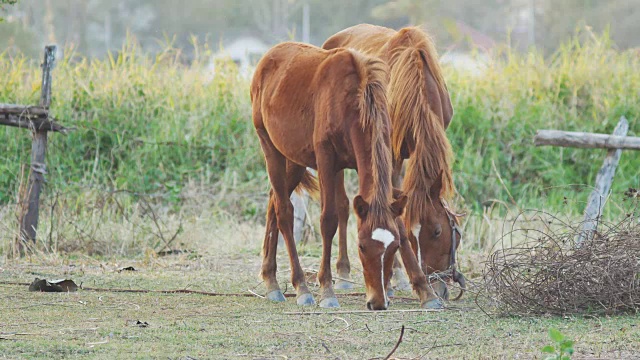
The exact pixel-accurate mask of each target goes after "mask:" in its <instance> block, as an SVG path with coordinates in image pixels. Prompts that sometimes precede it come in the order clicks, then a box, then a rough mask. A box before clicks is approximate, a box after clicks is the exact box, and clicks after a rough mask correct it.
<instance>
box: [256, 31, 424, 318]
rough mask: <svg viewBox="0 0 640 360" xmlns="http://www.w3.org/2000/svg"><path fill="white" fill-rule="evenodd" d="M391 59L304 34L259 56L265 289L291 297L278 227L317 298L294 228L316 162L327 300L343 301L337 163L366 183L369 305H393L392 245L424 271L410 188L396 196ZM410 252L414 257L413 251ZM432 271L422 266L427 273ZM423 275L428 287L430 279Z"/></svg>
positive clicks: (298, 282) (294, 269)
mask: <svg viewBox="0 0 640 360" xmlns="http://www.w3.org/2000/svg"><path fill="white" fill-rule="evenodd" d="M387 79H388V73H387V66H386V65H385V64H384V63H383V62H382V61H380V60H379V59H375V58H371V57H368V56H365V55H362V54H360V53H358V52H357V51H355V50H347V49H335V50H331V51H326V50H323V49H320V48H317V47H314V46H310V45H305V44H300V43H292V42H288V43H282V44H280V45H277V46H275V47H274V48H272V49H271V50H269V52H267V53H266V54H265V55H264V57H263V58H262V60H260V62H259V64H258V66H257V68H256V72H255V75H254V77H253V81H252V83H251V103H252V108H253V124H254V126H255V128H256V132H257V134H258V137H259V139H260V145H261V147H262V151H263V152H264V155H265V160H266V165H267V172H268V174H269V179H270V181H271V186H272V190H271V193H270V199H269V205H268V209H267V223H266V235H265V239H264V244H263V263H262V271H261V275H262V278H263V279H264V281H265V283H266V287H267V298H268V299H270V300H273V301H284V296H283V295H282V292H281V291H280V288H279V286H278V283H277V281H276V248H277V244H278V230H280V232H281V233H282V235H283V237H284V240H285V244H286V246H287V250H288V252H289V258H290V262H291V282H292V284H293V286H294V287H295V289H296V292H297V302H298V304H299V305H312V304H314V303H315V301H314V299H313V296H312V295H311V293H310V291H309V289H308V287H307V284H306V283H305V278H304V273H303V271H302V268H301V266H300V262H299V259H298V255H297V252H296V246H295V242H294V238H293V206H292V204H291V202H290V200H289V196H290V195H291V193H292V192H293V191H294V190H295V189H296V188H297V187H299V186H300V187H306V188H312V185H311V184H312V183H313V182H312V179H311V176H310V175H309V174H308V173H307V171H306V167H310V168H314V169H317V171H318V179H319V180H320V196H321V204H322V214H321V217H320V222H321V233H322V259H321V264H320V271H319V272H318V282H319V283H320V290H321V302H320V306H322V307H337V306H338V301H337V298H336V296H335V293H334V291H333V282H332V276H331V264H330V260H331V242H332V239H333V236H334V235H335V233H336V230H337V227H338V217H337V214H336V212H337V209H336V192H337V191H336V183H335V181H336V173H337V172H339V171H342V170H343V169H345V168H351V169H357V170H358V176H359V184H360V193H359V195H358V196H356V198H355V199H354V208H355V212H356V214H357V216H358V252H359V256H360V260H361V261H362V267H363V272H364V279H365V285H366V296H367V307H368V308H369V309H373V310H381V309H386V308H387V306H388V299H387V293H386V284H387V283H388V280H389V279H390V277H391V271H392V265H393V261H394V254H395V253H396V250H398V247H400V249H401V254H402V259H403V260H404V261H405V264H406V263H407V262H408V263H410V265H409V268H408V272H409V274H413V276H414V277H420V275H419V274H422V272H421V271H420V268H419V265H418V263H417V262H416V261H415V259H414V260H413V262H412V260H411V258H412V257H413V254H412V252H411V248H410V244H409V243H408V239H407V237H406V234H405V231H404V228H403V226H402V223H401V222H400V221H399V219H398V220H396V218H397V217H398V216H400V215H401V213H402V211H403V209H404V206H405V204H406V201H407V198H406V197H400V198H399V199H398V200H395V201H393V197H392V186H391V173H392V166H391V164H392V156H391V147H390V142H391V140H390V120H389V116H388V112H387V99H386V94H385V90H386V86H387ZM405 258H407V259H405ZM422 277H423V278H424V276H422ZM423 282H424V283H423V284H419V289H418V293H419V295H420V296H421V299H426V298H427V296H428V292H429V290H428V286H427V283H426V280H424V281H423Z"/></svg>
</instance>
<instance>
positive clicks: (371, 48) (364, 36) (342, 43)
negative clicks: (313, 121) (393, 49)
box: [322, 24, 396, 57]
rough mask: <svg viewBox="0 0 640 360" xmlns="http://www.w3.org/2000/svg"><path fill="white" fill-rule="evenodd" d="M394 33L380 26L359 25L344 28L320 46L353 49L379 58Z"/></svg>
mask: <svg viewBox="0 0 640 360" xmlns="http://www.w3.org/2000/svg"><path fill="white" fill-rule="evenodd" d="M395 33H396V31H395V30H393V29H389V28H386V27H382V26H377V25H371V24H360V25H355V26H352V27H350V28H346V29H344V30H342V31H340V32H339V33H337V34H335V35H333V36H331V37H330V38H329V39H327V41H325V42H324V44H323V45H322V48H323V49H327V50H328V49H336V48H341V47H343V48H354V49H356V50H358V51H361V52H363V53H366V54H369V55H373V56H378V57H380V56H381V55H382V54H383V52H384V49H385V48H386V46H385V44H386V43H387V42H388V41H389V39H390V38H391V37H392V36H393V35H395Z"/></svg>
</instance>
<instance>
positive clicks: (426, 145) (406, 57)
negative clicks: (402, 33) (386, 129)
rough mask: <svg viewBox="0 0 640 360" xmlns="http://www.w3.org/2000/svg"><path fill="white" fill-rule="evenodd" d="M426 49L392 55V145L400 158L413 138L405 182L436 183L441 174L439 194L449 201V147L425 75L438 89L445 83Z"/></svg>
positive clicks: (413, 47)
mask: <svg viewBox="0 0 640 360" xmlns="http://www.w3.org/2000/svg"><path fill="white" fill-rule="evenodd" d="M428 49H429V48H428V47H426V46H410V47H403V48H399V49H398V50H397V51H396V52H395V53H394V54H393V55H392V58H391V62H390V64H391V82H390V83H389V92H388V94H389V113H390V114H391V117H392V119H393V123H392V126H393V130H392V132H391V134H392V135H391V136H392V139H391V143H392V148H393V154H394V157H396V158H400V151H401V148H402V145H403V143H404V141H405V138H406V137H407V136H410V137H412V138H413V143H414V146H415V153H414V154H413V155H412V156H411V158H410V160H409V166H408V167H407V171H408V172H407V174H406V175H405V181H406V180H410V179H408V178H410V177H415V178H416V179H425V178H428V179H431V180H435V179H436V178H437V177H438V176H439V174H440V172H441V171H442V176H443V178H442V183H443V188H442V192H441V193H442V195H443V196H445V197H449V196H451V195H452V194H453V192H454V188H453V176H452V174H451V161H452V157H453V156H452V150H451V144H450V143H449V140H448V139H447V136H446V134H445V128H444V124H443V119H440V118H439V117H438V115H436V113H434V112H433V110H432V109H431V106H430V100H431V101H433V100H434V99H429V92H428V89H427V76H428V75H429V74H427V73H426V72H427V71H430V73H431V74H432V76H433V77H434V79H435V81H436V83H437V85H438V87H439V88H440V89H442V88H444V87H445V83H444V79H443V78H442V74H441V71H440V65H439V64H438V60H437V59H436V57H435V56H434V54H435V49H432V50H431V51H428ZM431 53H433V54H431ZM427 67H428V68H427ZM437 101H439V100H437ZM412 172H413V174H411V173H412ZM403 188H404V187H403Z"/></svg>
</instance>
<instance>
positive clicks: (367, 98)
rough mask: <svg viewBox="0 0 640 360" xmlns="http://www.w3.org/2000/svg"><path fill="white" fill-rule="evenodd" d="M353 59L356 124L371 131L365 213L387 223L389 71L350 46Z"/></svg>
mask: <svg viewBox="0 0 640 360" xmlns="http://www.w3.org/2000/svg"><path fill="white" fill-rule="evenodd" d="M351 53H352V54H353V56H354V63H355V65H356V68H357V70H358V73H359V76H360V87H359V94H360V102H359V110H360V111H359V112H360V125H361V126H362V129H363V130H364V131H365V133H366V132H367V130H370V131H371V168H372V175H373V188H374V191H373V193H372V194H371V199H370V204H369V213H370V215H371V216H368V218H370V219H374V221H380V222H381V223H383V224H384V223H387V224H388V223H389V222H390V221H393V218H392V217H391V214H390V212H389V203H390V201H391V194H392V188H391V172H392V157H391V149H390V146H389V145H390V144H389V142H388V140H386V139H385V135H386V136H387V137H388V136H389V132H390V121H389V113H388V109H387V95H386V91H387V90H386V89H387V84H388V80H387V79H388V78H389V72H388V68H387V65H386V64H385V63H384V62H383V61H382V60H380V59H377V58H373V57H369V56H365V55H363V54H361V53H359V52H358V51H356V50H351Z"/></svg>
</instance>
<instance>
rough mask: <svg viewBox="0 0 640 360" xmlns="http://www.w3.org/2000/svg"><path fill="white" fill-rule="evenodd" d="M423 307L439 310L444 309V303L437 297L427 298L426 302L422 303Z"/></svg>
mask: <svg viewBox="0 0 640 360" xmlns="http://www.w3.org/2000/svg"><path fill="white" fill-rule="evenodd" d="M422 308H423V309H431V310H440V309H444V304H443V303H442V300H440V299H439V298H436V299H433V300H429V301H427V302H426V303H424V304H423V305H422Z"/></svg>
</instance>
